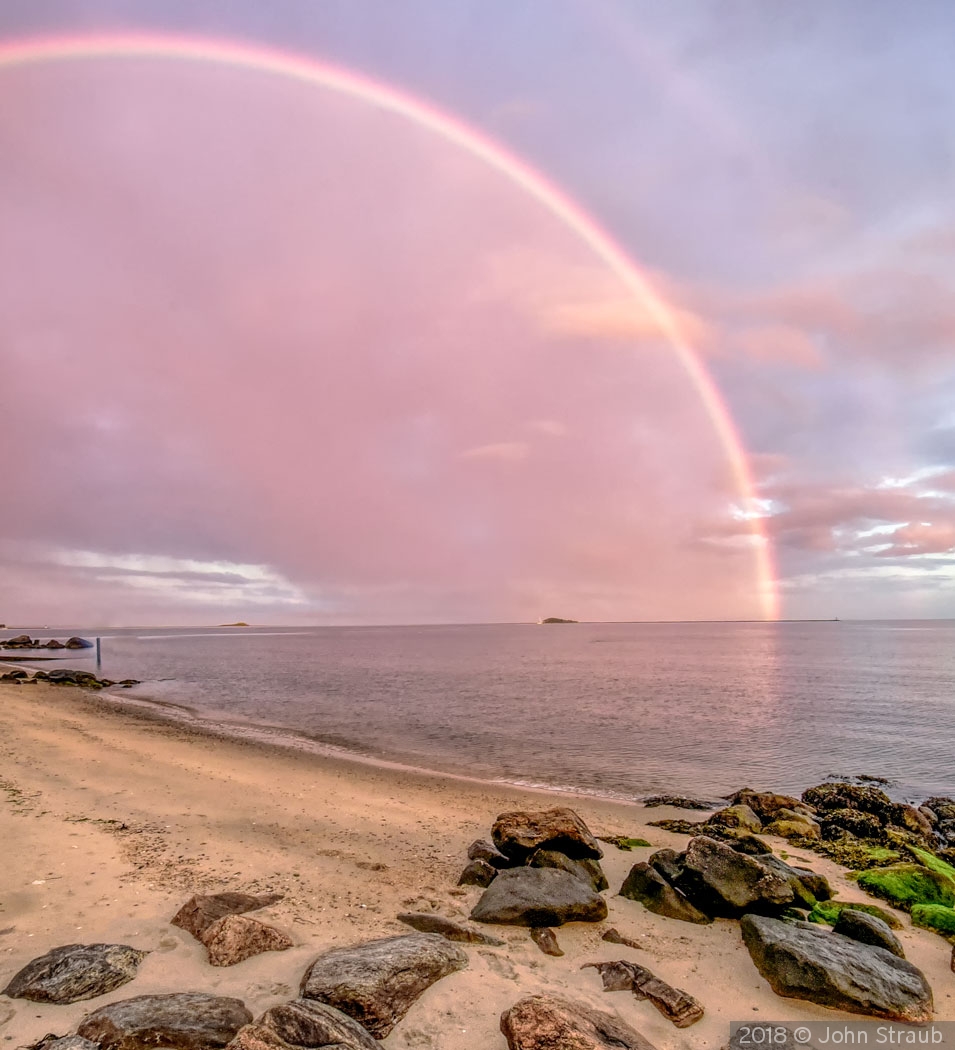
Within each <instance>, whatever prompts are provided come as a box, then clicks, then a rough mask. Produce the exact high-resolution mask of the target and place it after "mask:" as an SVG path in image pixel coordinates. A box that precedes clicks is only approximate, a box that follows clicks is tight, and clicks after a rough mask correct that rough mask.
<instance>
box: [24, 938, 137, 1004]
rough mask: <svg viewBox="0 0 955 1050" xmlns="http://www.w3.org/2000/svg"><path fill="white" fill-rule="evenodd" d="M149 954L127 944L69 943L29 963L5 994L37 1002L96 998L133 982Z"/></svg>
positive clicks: (69, 1001) (76, 1000) (60, 1001)
mask: <svg viewBox="0 0 955 1050" xmlns="http://www.w3.org/2000/svg"><path fill="white" fill-rule="evenodd" d="M147 954H148V952H141V951H138V950H137V949H136V948H130V947H129V945H127V944H65V945H63V946H62V947H60V948H53V949H51V950H50V951H48V952H47V953H46V955H41V956H40V957H39V958H37V959H34V960H33V961H32V962H28V963H27V964H26V966H24V967H23V969H22V970H20V971H19V972H18V973H16V974H15V975H14V977H13V979H12V980H11V981H10V983H9V984H8V985H7V987H6V988H4V990H3V994H4V995H9V996H10V998H11V999H31V1000H32V1001H33V1002H36V1003H75V1002H78V1001H79V1000H81V999H93V998H95V997H96V996H97V995H105V994H106V993H107V992H111V991H113V989H114V988H119V987H120V986H121V985H124V984H126V983H127V981H131V980H132V979H133V978H134V977H135V976H136V971H137V970H138V969H139V964H140V963H141V962H142V961H143V959H145V958H146V956H147Z"/></svg>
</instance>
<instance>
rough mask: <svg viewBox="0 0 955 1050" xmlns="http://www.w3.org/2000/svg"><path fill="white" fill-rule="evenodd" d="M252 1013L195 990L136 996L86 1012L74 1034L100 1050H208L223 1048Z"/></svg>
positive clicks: (238, 1001) (230, 1001) (236, 1003)
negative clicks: (168, 1048) (172, 1049)
mask: <svg viewBox="0 0 955 1050" xmlns="http://www.w3.org/2000/svg"><path fill="white" fill-rule="evenodd" d="M251 1020H252V1014H250V1013H249V1011H248V1010H247V1009H246V1008H245V1004H244V1003H243V1002H242V1000H241V999H228V998H224V997H221V996H217V995H204V994H202V993H198V992H174V993H172V994H170V995H140V996H137V997H136V998H135V999H121V1000H120V1001H119V1002H117V1003H110V1004H109V1005H108V1006H101V1007H100V1008H99V1009H98V1010H94V1011H93V1013H91V1014H87V1016H86V1017H84V1018H83V1020H82V1021H81V1022H80V1024H79V1027H78V1028H77V1029H76V1034H77V1035H79V1036H82V1037H83V1038H84V1039H89V1040H90V1041H91V1042H94V1043H96V1044H98V1045H99V1047H100V1048H101V1050H154V1048H155V1047H172V1048H174V1050H209V1048H212V1047H223V1046H226V1045H227V1044H228V1043H229V1042H230V1041H231V1040H232V1039H233V1037H234V1036H235V1034H236V1032H238V1031H239V1029H240V1028H241V1027H242V1026H243V1025H247V1024H248V1023H249V1022H250V1021H251Z"/></svg>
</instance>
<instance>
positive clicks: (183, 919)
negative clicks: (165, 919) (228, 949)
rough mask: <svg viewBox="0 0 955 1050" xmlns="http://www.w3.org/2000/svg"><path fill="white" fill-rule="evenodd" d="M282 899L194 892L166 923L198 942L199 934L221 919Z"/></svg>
mask: <svg viewBox="0 0 955 1050" xmlns="http://www.w3.org/2000/svg"><path fill="white" fill-rule="evenodd" d="M282 897H283V894H281V893H268V894H265V895H264V896H262V897H254V896H252V894H250V893H210V894H199V893H197V894H196V895H195V896H193V897H190V898H189V900H187V901H186V903H185V904H184V905H183V906H182V907H181V908H180V909H179V911H177V912H176V914H175V915H174V916H173V917H172V918H171V919H170V920H169V921H170V922H171V923H172V925H173V926H178V927H179V928H180V929H183V930H185V931H186V932H187V933H191V934H192V936H193V937H195V938H196V940H198V941H201V940H202V933H203V931H204V930H205V929H206V928H207V927H209V926H211V925H212V924H213V923H214V922H218V920H219V919H221V918H223V917H224V916H226V915H244V914H245V913H246V912H249V911H257V910H258V909H259V908H267V907H268V906H269V905H270V904H275V903H276V901H280V900H281V899H282Z"/></svg>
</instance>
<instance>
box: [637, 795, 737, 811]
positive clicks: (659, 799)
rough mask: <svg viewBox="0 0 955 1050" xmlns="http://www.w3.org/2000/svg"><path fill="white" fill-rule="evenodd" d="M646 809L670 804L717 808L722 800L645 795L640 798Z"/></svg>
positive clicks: (690, 807) (679, 806)
mask: <svg viewBox="0 0 955 1050" xmlns="http://www.w3.org/2000/svg"><path fill="white" fill-rule="evenodd" d="M642 801H643V804H644V806H646V807H647V809H652V808H654V807H655V806H670V807H671V808H672V809H701V810H706V809H719V808H720V806H722V805H723V802H722V800H721V801H718V802H713V801H712V800H711V799H705V798H687V797H686V795H647V797H646V798H645V799H643V800H642Z"/></svg>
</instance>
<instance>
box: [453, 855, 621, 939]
mask: <svg viewBox="0 0 955 1050" xmlns="http://www.w3.org/2000/svg"><path fill="white" fill-rule="evenodd" d="M606 917H607V902H606V901H605V900H604V899H603V897H601V896H600V894H599V893H596V892H594V890H593V889H591V887H590V886H588V885H587V884H586V883H583V882H581V881H580V879H577V878H575V877H574V876H573V875H571V874H569V873H568V872H566V871H558V870H557V869H556V868H510V869H508V870H507V871H502V872H501V873H500V874H499V875H498V877H497V878H496V879H495V880H494V881H493V882H492V883H491V885H490V886H488V888H487V889H486V890H485V891H484V893H483V895H482V897H481V899H480V900H479V901H478V902H477V904H476V905H475V906H474V910H473V911H472V912H471V918H472V919H473V920H474V921H475V922H497V923H504V924H508V925H513V926H562V925H563V924H564V923H565V922H600V921H601V920H602V919H606Z"/></svg>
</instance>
